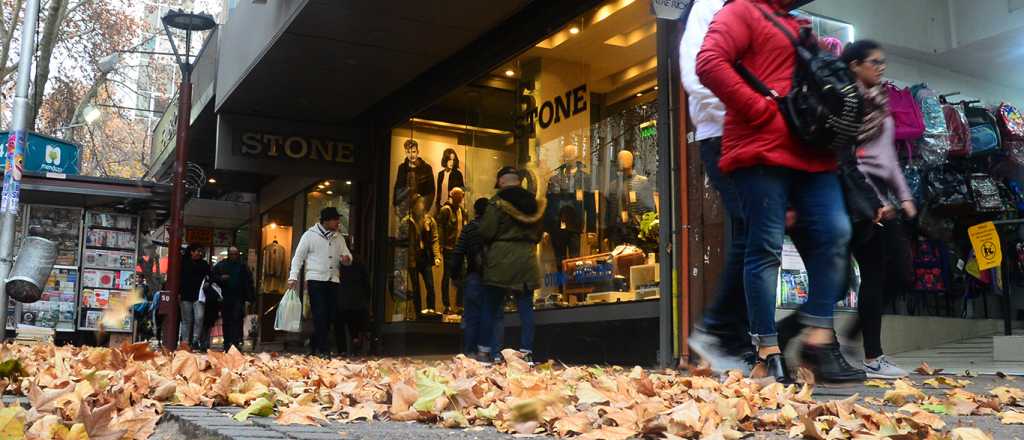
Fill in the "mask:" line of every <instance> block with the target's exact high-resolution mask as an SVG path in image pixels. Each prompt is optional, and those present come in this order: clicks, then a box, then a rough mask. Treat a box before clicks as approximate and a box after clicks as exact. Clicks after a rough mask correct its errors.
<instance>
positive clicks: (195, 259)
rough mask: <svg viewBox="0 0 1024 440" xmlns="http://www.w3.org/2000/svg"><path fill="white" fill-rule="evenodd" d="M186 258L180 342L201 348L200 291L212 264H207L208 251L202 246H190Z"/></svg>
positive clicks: (182, 280)
mask: <svg viewBox="0 0 1024 440" xmlns="http://www.w3.org/2000/svg"><path fill="white" fill-rule="evenodd" d="M186 253H187V254H188V255H186V258H183V259H182V264H181V278H179V279H180V280H181V282H180V289H179V290H180V291H179V292H178V296H179V298H181V325H180V327H179V329H178V341H179V342H184V343H186V344H189V346H190V347H199V346H200V345H202V344H201V342H200V340H199V335H200V333H202V330H203V323H204V321H203V303H201V302H199V289H201V288H202V287H203V281H204V280H206V279H207V278H208V277H209V276H210V263H207V262H206V258H205V257H206V251H205V249H204V248H203V247H202V246H199V245H197V244H190V245H189V246H188V249H186Z"/></svg>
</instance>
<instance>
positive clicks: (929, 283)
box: [911, 239, 949, 293]
mask: <svg viewBox="0 0 1024 440" xmlns="http://www.w3.org/2000/svg"><path fill="white" fill-rule="evenodd" d="M944 247H945V246H944V245H943V244H942V242H941V241H938V240H925V239H922V240H918V241H917V243H916V244H915V245H914V247H913V248H912V249H911V250H912V251H913V261H914V262H913V269H914V284H913V289H914V291H917V292H932V293H941V292H945V291H946V286H947V279H948V273H947V270H948V269H947V268H948V267H949V265H948V264H947V259H946V254H945V252H944Z"/></svg>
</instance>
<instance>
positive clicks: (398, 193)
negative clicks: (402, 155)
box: [393, 158, 434, 209]
mask: <svg viewBox="0 0 1024 440" xmlns="http://www.w3.org/2000/svg"><path fill="white" fill-rule="evenodd" d="M410 173H411V174H413V175H412V176H410V175H409V174H410ZM410 177H412V178H413V182H414V184H413V190H414V191H416V194H419V195H421V196H423V198H424V199H426V200H424V201H425V202H426V203H425V204H424V206H426V207H427V209H430V207H431V206H433V205H434V169H433V168H431V167H430V164H428V163H427V162H425V161H424V160H423V158H417V159H416V167H409V161H408V160H405V161H403V162H402V164H401V165H399V166H398V173H397V175H396V176H395V189H394V200H393V202H394V204H395V206H401V205H402V203H404V202H405V201H406V200H408V198H409V196H410V194H409V191H408V190H409V178H410Z"/></svg>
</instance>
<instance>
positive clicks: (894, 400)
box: [882, 379, 927, 406]
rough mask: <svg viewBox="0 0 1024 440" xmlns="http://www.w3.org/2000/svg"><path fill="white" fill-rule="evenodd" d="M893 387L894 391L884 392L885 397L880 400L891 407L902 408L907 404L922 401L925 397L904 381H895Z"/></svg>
mask: <svg viewBox="0 0 1024 440" xmlns="http://www.w3.org/2000/svg"><path fill="white" fill-rule="evenodd" d="M893 385H894V386H895V389H893V390H889V391H886V392H885V396H884V397H882V400H885V401H886V402H888V403H891V404H893V405H896V406H903V405H905V404H907V403H909V402H918V401H921V400H924V399H925V398H926V397H927V396H925V394H924V393H922V392H921V390H918V389H917V388H914V387H913V386H912V385H910V383H909V382H907V381H905V380H902V379H900V380H897V381H896V382H894V383H893Z"/></svg>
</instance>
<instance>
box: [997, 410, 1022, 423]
mask: <svg viewBox="0 0 1024 440" xmlns="http://www.w3.org/2000/svg"><path fill="white" fill-rule="evenodd" d="M1000 417H1002V419H1000V422H1002V424H1004V425H1024V413H1022V412H1016V411H1007V412H1004V413H1003V414H1001V415H1000Z"/></svg>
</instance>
